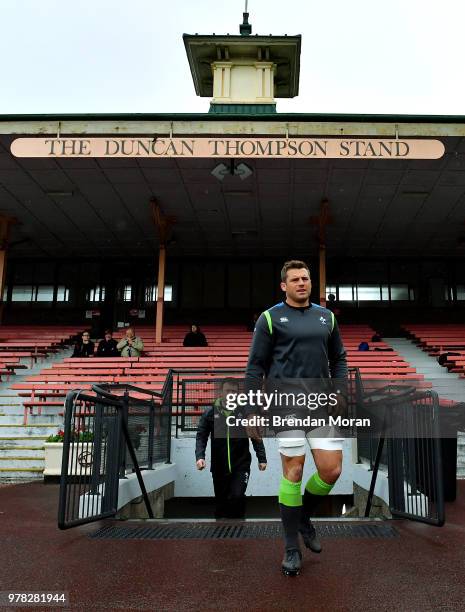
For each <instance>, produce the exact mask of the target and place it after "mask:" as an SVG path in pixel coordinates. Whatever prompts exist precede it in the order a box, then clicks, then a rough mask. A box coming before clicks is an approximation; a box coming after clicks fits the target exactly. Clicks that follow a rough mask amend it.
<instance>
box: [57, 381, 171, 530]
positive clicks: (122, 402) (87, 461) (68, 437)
mask: <svg viewBox="0 0 465 612" xmlns="http://www.w3.org/2000/svg"><path fill="white" fill-rule="evenodd" d="M109 389H111V391H110V390H109ZM92 392H93V394H90V393H84V392H82V391H72V392H71V393H69V394H68V395H67V397H66V402H65V423H64V434H65V435H64V441H63V458H62V469H61V479H60V494H59V507H58V526H59V528H60V529H68V528H70V527H76V526H78V525H83V524H86V523H91V522H94V521H98V520H101V519H104V518H109V517H112V516H115V514H116V513H117V511H118V489H119V480H120V478H125V476H126V473H127V471H132V472H135V473H136V476H137V479H138V482H139V486H140V489H141V492H142V495H143V498H144V501H145V505H146V508H147V513H148V515H149V517H150V518H153V513H152V508H151V506H150V503H149V499H148V496H147V491H146V489H145V485H144V481H143V478H142V475H141V467H143V468H145V469H152V468H153V464H154V463H155V462H160V461H166V462H169V458H170V444H171V399H172V396H171V394H172V377H170V376H168V377H167V380H166V382H165V385H164V387H163V391H162V393H156V392H152V391H148V390H146V389H140V388H138V387H133V386H131V385H113V386H111V387H110V386H108V387H105V388H102V387H100V386H97V385H95V386H93V387H92Z"/></svg>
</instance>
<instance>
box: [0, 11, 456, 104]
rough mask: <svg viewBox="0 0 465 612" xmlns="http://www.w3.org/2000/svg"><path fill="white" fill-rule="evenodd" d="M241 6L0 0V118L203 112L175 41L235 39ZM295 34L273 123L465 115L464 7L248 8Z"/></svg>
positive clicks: (272, 27)
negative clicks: (298, 37)
mask: <svg viewBox="0 0 465 612" xmlns="http://www.w3.org/2000/svg"><path fill="white" fill-rule="evenodd" d="M243 8H244V0H225V1H223V2H221V1H220V0H167V1H162V0H0V24H1V36H0V113H68V112H69V113H110V112H127V113H136V112H137V113H151V112H206V111H208V108H209V100H208V98H197V97H196V95H195V91H194V86H193V83H192V78H191V75H190V71H189V67H188V63H187V58H186V54H185V50H184V45H183V42H182V34H183V33H184V32H187V33H191V34H194V33H196V32H197V33H199V34H210V33H213V32H215V33H217V34H224V33H227V32H228V33H234V34H237V33H238V32H239V30H238V26H239V23H240V21H241V20H242V11H243ZM249 12H250V22H251V23H252V27H253V33H254V34H270V33H272V34H277V35H279V34H289V35H293V34H302V36H303V39H302V57H301V73H300V95H299V96H298V97H297V98H294V99H290V100H278V111H279V112H309V113H338V112H340V113H419V114H465V95H464V94H465V79H464V76H463V75H464V56H465V51H464V42H463V41H464V27H465V26H464V24H465V1H464V0H442V1H441V2H433V0H287V1H285V2H284V1H281V0H249Z"/></svg>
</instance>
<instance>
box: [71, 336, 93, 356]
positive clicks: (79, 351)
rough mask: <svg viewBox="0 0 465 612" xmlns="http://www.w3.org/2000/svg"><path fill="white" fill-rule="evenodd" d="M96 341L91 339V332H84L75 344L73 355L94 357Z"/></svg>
mask: <svg viewBox="0 0 465 612" xmlns="http://www.w3.org/2000/svg"><path fill="white" fill-rule="evenodd" d="M93 356H94V343H93V342H92V340H91V339H90V335H89V332H82V336H81V339H80V340H78V342H77V343H76V344H75V345H74V352H73V354H72V355H71V357H93Z"/></svg>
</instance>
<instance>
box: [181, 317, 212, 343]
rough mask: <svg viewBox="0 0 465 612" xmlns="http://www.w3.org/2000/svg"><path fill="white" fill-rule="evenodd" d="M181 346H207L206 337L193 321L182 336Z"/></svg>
mask: <svg viewBox="0 0 465 612" xmlns="http://www.w3.org/2000/svg"><path fill="white" fill-rule="evenodd" d="M182 344H183V346H208V342H207V339H206V338H205V336H204V335H203V333H202V332H201V331H200V327H199V326H198V325H197V324H195V323H193V324H192V325H191V330H190V332H188V333H187V334H186V335H185V336H184V342H183V343H182Z"/></svg>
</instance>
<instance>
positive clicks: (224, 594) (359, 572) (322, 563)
mask: <svg viewBox="0 0 465 612" xmlns="http://www.w3.org/2000/svg"><path fill="white" fill-rule="evenodd" d="M459 485H460V489H459V494H458V500H457V502H455V503H453V504H447V509H446V517H447V523H446V525H445V526H444V527H441V528H438V527H430V526H427V525H423V524H420V523H413V522H409V521H403V520H399V521H395V523H394V525H395V526H396V528H397V530H398V531H399V533H400V537H398V538H392V539H386V540H376V539H341V540H336V539H331V540H327V541H326V542H324V551H323V554H322V555H312V554H311V553H308V552H305V567H304V570H303V572H302V574H301V575H300V576H299V577H298V578H285V577H284V576H282V575H281V574H280V571H279V565H280V561H281V555H282V544H281V541H280V540H278V539H276V540H231V541H227V540H201V541H200V540H190V541H189V540H179V541H169V540H167V541H150V540H138V541H135V540H133V541H131V540H98V539H94V540H92V539H89V537H88V534H89V533H92V532H94V531H95V530H97V529H98V528H99V527H101V526H102V525H103V523H95V524H93V525H88V526H85V527H80V528H75V529H71V530H69V531H65V532H62V531H59V530H58V529H57V527H56V513H57V495H58V487H56V486H54V485H43V484H39V483H31V484H23V485H11V486H7V487H2V488H0V542H1V546H0V564H1V574H0V576H1V578H0V582H1V586H0V590H3V591H5V590H8V589H12V590H14V591H28V590H43V591H50V590H64V591H68V592H69V596H70V604H71V609H73V610H82V611H84V610H154V611H157V612H158V611H165V610H169V611H176V612H180V611H184V610H189V611H191V612H192V611H197V610H199V611H200V610H218V609H219V610H221V611H222V612H224V611H230V610H231V611H232V610H234V611H236V610H241V611H242V610H253V611H265V610H276V611H281V610H282V611H306V612H308V611H312V612H313V611H315V612H320V611H321V612H333V611H335V612H336V611H337V612H339V611H344V612H352V611H354V612H355V611H357V612H358V611H364V612H371V611H373V612H383V611H386V612H387V611H392V610H399V611H402V612H403V611H405V612H420V611H422V612H429V611H435V612H436V611H438V610H447V611H454V612H455V611H457V612H458V611H459V610H460V611H462V610H463V609H464V601H465V563H464V550H465V482H464V481H461V482H460V483H459ZM48 609H49V610H50V608H48Z"/></svg>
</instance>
